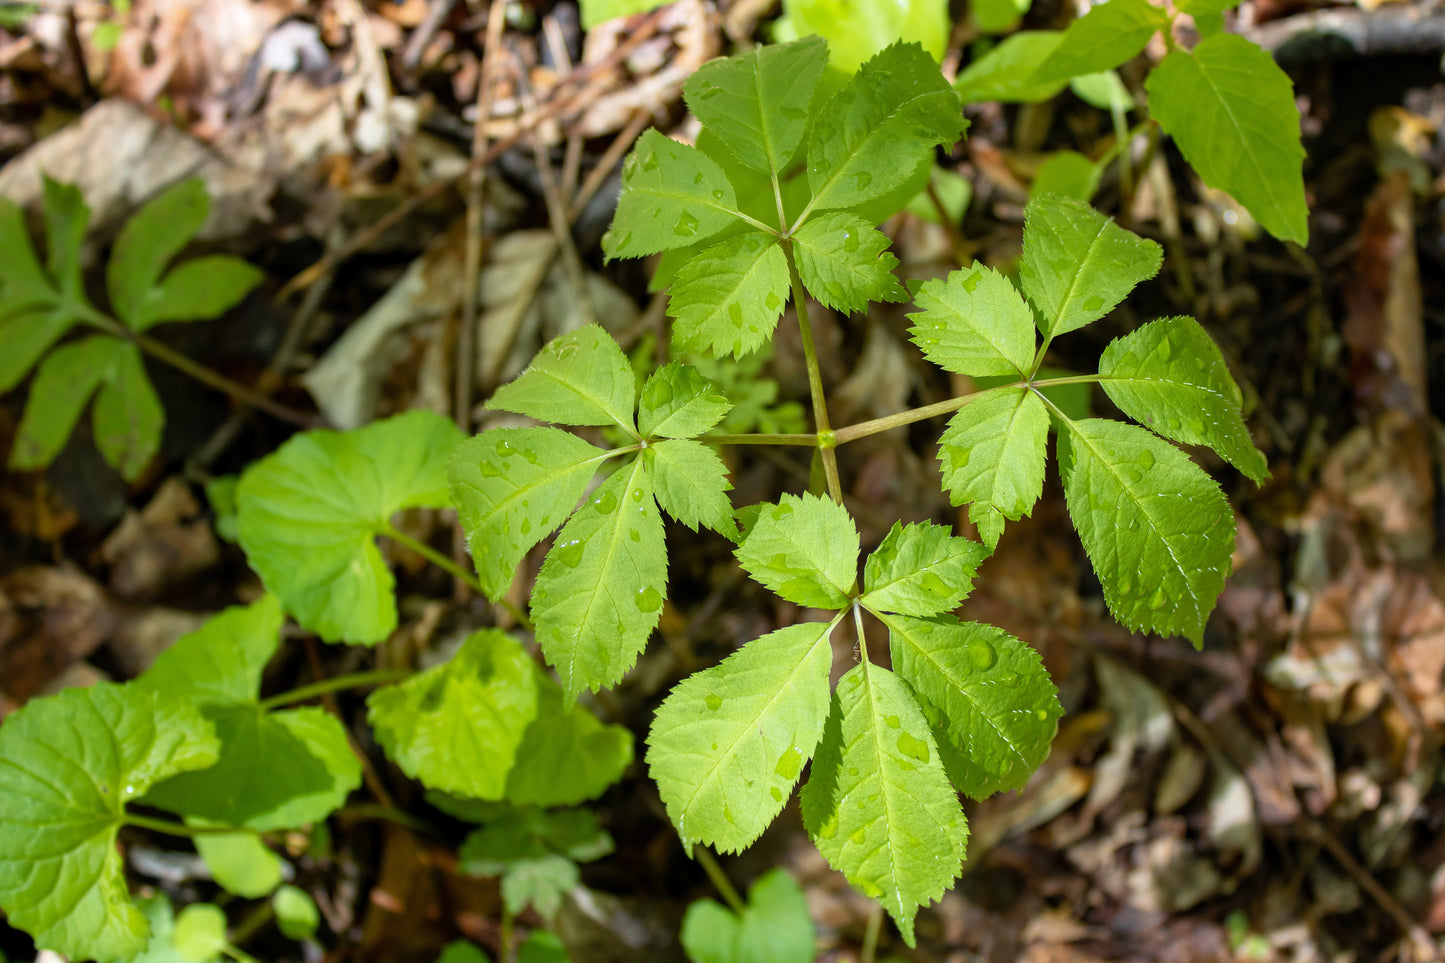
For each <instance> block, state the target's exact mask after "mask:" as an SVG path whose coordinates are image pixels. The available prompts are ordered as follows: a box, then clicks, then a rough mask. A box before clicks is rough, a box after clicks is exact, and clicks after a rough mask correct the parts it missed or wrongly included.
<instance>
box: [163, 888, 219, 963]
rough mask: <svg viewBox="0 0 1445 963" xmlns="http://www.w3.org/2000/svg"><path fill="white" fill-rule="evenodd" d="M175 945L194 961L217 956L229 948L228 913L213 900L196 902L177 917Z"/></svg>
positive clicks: (173, 933) (173, 938) (181, 953)
mask: <svg viewBox="0 0 1445 963" xmlns="http://www.w3.org/2000/svg"><path fill="white" fill-rule="evenodd" d="M171 945H172V946H174V947H175V948H176V952H177V953H179V954H180V955H181V956H183V957H185V958H186V959H188V960H191V961H193V963H204V961H206V960H214V959H216V958H217V957H218V956H220V955H221V953H222V952H223V951H224V950H225V949H226V947H227V945H228V944H227V942H226V914H225V912H223V911H222V910H221V908H220V907H219V906H214V905H212V904H210V903H192V904H191V905H190V906H187V907H186V908H185V909H183V910H181V912H180V915H179V916H177V917H176V928H175V929H174V930H172V931H171Z"/></svg>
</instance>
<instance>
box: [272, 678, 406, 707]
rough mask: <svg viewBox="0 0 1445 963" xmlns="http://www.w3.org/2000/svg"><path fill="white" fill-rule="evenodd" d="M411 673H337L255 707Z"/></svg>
mask: <svg viewBox="0 0 1445 963" xmlns="http://www.w3.org/2000/svg"><path fill="white" fill-rule="evenodd" d="M412 674H413V673H412V672H411V671H409V670H407V669H375V670H373V671H370V672H353V673H351V674H349V675H338V676H336V677H334V678H331V679H322V680H321V681H320V682H313V683H311V684H310V685H303V686H300V687H298V688H295V689H291V690H289V691H287V692H282V693H279V694H277V695H273V696H272V697H271V698H269V699H262V700H261V701H260V702H259V703H258V704H257V707H258V708H259V709H260V710H261V711H262V712H268V711H270V710H271V709H275V708H276V707H277V706H285V705H291V704H292V703H295V702H305V701H306V700H307V699H314V698H316V697H317V696H322V695H326V693H328V692H339V691H341V690H342V689H360V688H363V687H365V686H378V685H386V684H387V683H388V682H400V681H401V680H402V679H406V678H409V677H410V676H411V675H412Z"/></svg>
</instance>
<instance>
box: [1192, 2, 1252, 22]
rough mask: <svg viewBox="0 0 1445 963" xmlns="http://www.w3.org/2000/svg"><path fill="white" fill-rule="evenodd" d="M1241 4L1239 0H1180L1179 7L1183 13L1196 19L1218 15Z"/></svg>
mask: <svg viewBox="0 0 1445 963" xmlns="http://www.w3.org/2000/svg"><path fill="white" fill-rule="evenodd" d="M1237 6H1239V0H1179V3H1178V7H1179V10H1180V11H1181V12H1183V13H1187V14H1189V15H1190V16H1191V17H1194V18H1195V19H1196V20H1197V19H1198V18H1200V17H1209V16H1218V15H1219V14H1222V13H1224V11H1226V10H1233V9H1234V8H1235V7H1237Z"/></svg>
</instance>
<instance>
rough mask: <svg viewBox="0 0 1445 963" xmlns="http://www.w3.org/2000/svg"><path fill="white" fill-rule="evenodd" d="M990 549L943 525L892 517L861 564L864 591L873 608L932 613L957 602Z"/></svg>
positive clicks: (915, 613) (943, 610) (944, 610)
mask: <svg viewBox="0 0 1445 963" xmlns="http://www.w3.org/2000/svg"><path fill="white" fill-rule="evenodd" d="M987 555H988V551H987V550H986V549H985V548H984V547H983V546H982V545H980V544H978V543H977V542H973V541H970V540H968V539H966V538H959V537H958V536H956V535H954V534H952V533H951V532H950V531H949V530H948V529H946V528H944V527H943V526H942V525H934V524H932V523H931V522H923V523H919V524H914V525H904V524H903V523H902V522H894V523H893V528H892V529H891V530H890V531H889V532H888V534H887V535H886V536H884V538H883V541H882V543H881V544H880V545H879V546H878V547H877V548H876V549H874V550H873V553H872V554H871V555H869V556H868V561H867V562H866V563H864V565H863V590H864V594H863V596H862V598H860V599H859V601H860V602H862V603H863V604H864V605H865V606H867V607H868V609H869V611H872V612H902V613H904V614H905V615H917V616H928V615H937V614H938V613H940V612H947V611H950V610H951V609H955V608H957V607H958V605H959V603H960V602H962V601H963V600H964V599H965V598H966V597H967V596H968V593H969V592H971V591H972V590H973V577H974V576H975V575H976V574H978V566H979V563H980V562H982V561H983V560H984V558H985V557H987Z"/></svg>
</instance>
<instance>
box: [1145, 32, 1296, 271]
mask: <svg viewBox="0 0 1445 963" xmlns="http://www.w3.org/2000/svg"><path fill="white" fill-rule="evenodd" d="M1144 89H1145V90H1146V91H1147V92H1148V94H1149V112H1150V113H1151V114H1152V115H1153V117H1154V119H1155V120H1157V121H1158V122H1159V126H1160V127H1161V128H1163V130H1164V132H1165V133H1166V134H1168V135H1169V136H1170V137H1173V138H1174V142H1175V143H1176V144H1178V145H1179V150H1180V152H1181V153H1182V154H1183V155H1184V159H1185V160H1187V161H1188V162H1189V165H1190V166H1191V167H1193V168H1194V169H1195V170H1196V171H1197V172H1198V173H1199V176H1200V177H1201V178H1202V179H1203V180H1204V183H1206V184H1208V185H1209V186H1210V187H1215V188H1218V189H1219V190H1221V191H1224V192H1226V193H1228V194H1230V195H1232V196H1233V197H1234V199H1235V200H1237V201H1239V202H1240V203H1241V204H1243V205H1244V206H1245V207H1247V208H1248V209H1249V213H1250V214H1252V215H1254V219H1255V220H1256V221H1258V222H1259V224H1260V226H1261V227H1263V228H1264V229H1265V230H1266V231H1269V233H1271V234H1273V235H1274V236H1275V237H1278V238H1281V239H1283V240H1287V241H1294V242H1295V243H1297V244H1305V243H1306V242H1308V240H1309V207H1308V205H1307V204H1306V202H1305V189H1304V175H1303V172H1302V169H1301V165H1302V162H1303V161H1304V156H1305V150H1304V146H1303V145H1302V144H1301V143H1300V119H1299V108H1298V107H1296V106H1295V99H1294V87H1293V85H1292V84H1291V83H1290V79H1289V75H1288V74H1286V73H1285V72H1284V71H1283V70H1281V69H1280V67H1279V65H1278V64H1276V63H1275V61H1274V57H1272V56H1271V55H1270V54H1268V53H1266V52H1265V51H1264V50H1262V49H1260V48H1259V47H1258V46H1257V45H1255V44H1254V43H1252V42H1250V41H1249V40H1246V39H1245V38H1243V37H1240V36H1237V35H1235V34H1224V33H1221V34H1218V35H1216V36H1212V37H1209V38H1207V39H1205V40H1201V41H1200V42H1199V44H1198V45H1197V46H1196V47H1195V48H1194V49H1193V50H1192V51H1184V50H1175V51H1174V52H1173V53H1171V54H1169V55H1168V56H1167V57H1165V58H1164V60H1163V61H1162V62H1161V63H1160V64H1159V66H1158V67H1155V68H1154V70H1153V71H1152V72H1151V73H1150V74H1149V79H1148V80H1146V81H1145V83H1144Z"/></svg>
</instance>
